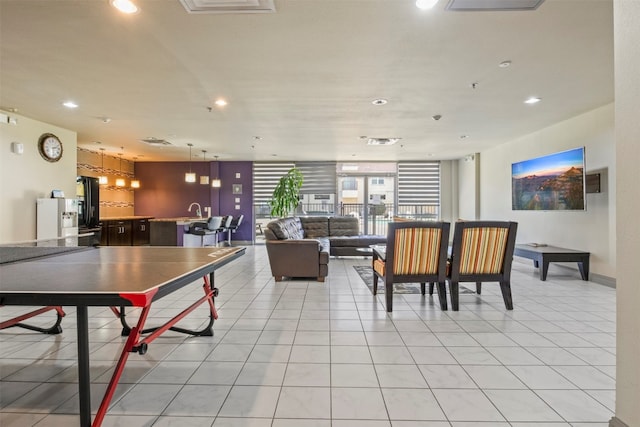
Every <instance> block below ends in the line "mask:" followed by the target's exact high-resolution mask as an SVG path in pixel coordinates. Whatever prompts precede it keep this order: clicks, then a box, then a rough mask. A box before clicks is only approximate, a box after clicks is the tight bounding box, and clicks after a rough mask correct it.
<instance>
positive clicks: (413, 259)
mask: <svg viewBox="0 0 640 427" xmlns="http://www.w3.org/2000/svg"><path fill="white" fill-rule="evenodd" d="M394 240H395V243H394V259H393V273H394V274H395V275H411V274H435V273H437V271H438V266H439V261H440V243H441V241H442V230H441V229H440V228H400V229H396V230H395V239H394Z"/></svg>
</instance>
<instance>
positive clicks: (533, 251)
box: [513, 244, 591, 281]
mask: <svg viewBox="0 0 640 427" xmlns="http://www.w3.org/2000/svg"><path fill="white" fill-rule="evenodd" d="M513 254H514V255H516V256H520V257H523V258H529V259H532V260H533V265H534V267H536V268H539V269H540V280H543V281H544V280H547V271H549V263H550V262H577V263H578V269H579V270H580V275H581V276H582V280H589V256H590V255H591V254H590V253H589V252H583V251H576V250H573V249H565V248H559V247H557V246H532V245H527V244H517V245H516V248H515V250H514V252H513ZM540 264H542V265H540Z"/></svg>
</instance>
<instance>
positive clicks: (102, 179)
mask: <svg viewBox="0 0 640 427" xmlns="http://www.w3.org/2000/svg"><path fill="white" fill-rule="evenodd" d="M100 151H101V153H100V154H101V156H100V160H101V166H100V173H101V174H102V175H100V176H99V177H98V184H100V185H107V184H108V183H109V180H108V179H107V175H105V173H104V148H101V149H100Z"/></svg>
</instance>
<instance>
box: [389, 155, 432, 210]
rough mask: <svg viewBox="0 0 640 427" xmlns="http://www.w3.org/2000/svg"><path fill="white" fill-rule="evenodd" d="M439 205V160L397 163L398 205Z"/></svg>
mask: <svg viewBox="0 0 640 427" xmlns="http://www.w3.org/2000/svg"><path fill="white" fill-rule="evenodd" d="M403 205H420V206H440V162H437V161H433V162H399V163H398V206H403Z"/></svg>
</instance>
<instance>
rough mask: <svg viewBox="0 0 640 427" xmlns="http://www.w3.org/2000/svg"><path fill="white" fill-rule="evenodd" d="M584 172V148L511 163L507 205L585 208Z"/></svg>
mask: <svg viewBox="0 0 640 427" xmlns="http://www.w3.org/2000/svg"><path fill="white" fill-rule="evenodd" d="M584 171H585V160H584V147H580V148H575V149H573V150H568V151H562V152H559V153H554V154H549V155H547V156H542V157H536V158H534V159H529V160H525V161H522V162H518V163H513V164H512V165H511V208H512V209H513V210H539V211H552V210H561V211H581V210H585V209H586V205H585V172H584Z"/></svg>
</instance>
